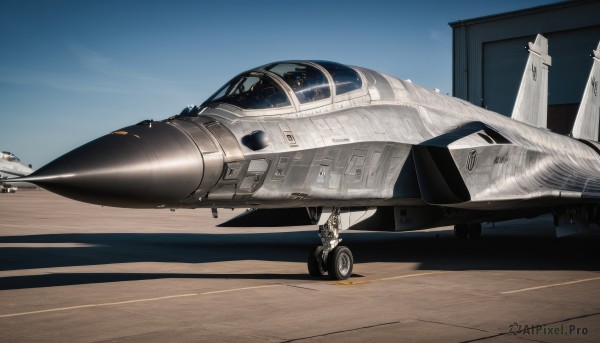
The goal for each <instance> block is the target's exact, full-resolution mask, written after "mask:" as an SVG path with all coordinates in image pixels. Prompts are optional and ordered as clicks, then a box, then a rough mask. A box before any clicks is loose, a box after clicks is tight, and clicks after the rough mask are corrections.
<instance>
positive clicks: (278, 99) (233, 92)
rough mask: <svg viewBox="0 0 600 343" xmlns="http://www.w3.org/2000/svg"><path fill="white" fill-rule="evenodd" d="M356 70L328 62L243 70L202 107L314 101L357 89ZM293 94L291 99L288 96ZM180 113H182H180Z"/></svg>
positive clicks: (258, 106) (247, 107)
mask: <svg viewBox="0 0 600 343" xmlns="http://www.w3.org/2000/svg"><path fill="white" fill-rule="evenodd" d="M362 85H363V81H362V79H361V77H360V75H359V74H358V72H357V71H356V70H354V69H352V68H350V67H348V66H345V65H343V64H339V63H335V62H328V61H290V62H276V63H271V64H267V65H264V66H262V67H258V68H256V69H253V70H250V71H247V72H244V73H242V74H240V75H238V76H236V77H234V78H233V79H232V80H231V81H229V82H227V83H226V84H225V85H224V86H223V87H221V88H219V90H218V91H217V92H216V93H215V94H213V95H212V96H211V97H210V98H208V100H206V101H205V102H204V103H203V104H202V106H207V105H209V104H216V103H225V104H230V105H233V106H236V107H239V108H241V109H244V110H256V109H270V108H279V107H287V106H290V107H291V106H292V103H293V102H294V101H297V103H298V104H300V105H302V104H307V103H314V102H318V101H321V100H325V101H326V100H327V99H329V100H330V101H331V98H332V97H333V96H334V94H335V95H341V94H346V93H350V92H352V91H355V90H359V89H361V87H362ZM292 97H295V99H292ZM182 114H183V113H182Z"/></svg>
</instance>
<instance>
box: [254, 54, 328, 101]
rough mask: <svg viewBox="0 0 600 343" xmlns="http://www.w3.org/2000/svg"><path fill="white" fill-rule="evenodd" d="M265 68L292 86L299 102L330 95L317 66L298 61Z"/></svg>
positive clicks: (325, 80)
mask: <svg viewBox="0 0 600 343" xmlns="http://www.w3.org/2000/svg"><path fill="white" fill-rule="evenodd" d="M265 69H266V70H268V71H270V72H272V73H275V74H277V75H279V76H280V77H281V78H282V79H283V80H284V81H285V82H286V83H287V84H288V85H289V86H290V88H292V90H293V91H294V93H295V94H296V97H297V98H298V101H300V103H301V104H304V103H307V102H312V101H318V100H322V99H327V98H329V97H330V96H331V91H330V89H329V81H328V80H327V78H326V77H325V75H324V74H323V73H322V72H321V71H319V70H318V69H317V68H314V67H311V66H309V65H305V64H298V63H277V64H272V65H270V66H267V67H266V68H265Z"/></svg>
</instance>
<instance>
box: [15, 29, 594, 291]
mask: <svg viewBox="0 0 600 343" xmlns="http://www.w3.org/2000/svg"><path fill="white" fill-rule="evenodd" d="M528 50H529V57H528V60H527V64H526V67H525V72H524V73H523V78H522V81H521V85H520V88H519V92H518V96H517V100H516V102H515V106H514V110H513V113H512V117H511V118H508V117H505V116H503V115H500V114H498V113H494V112H491V111H488V110H486V109H484V108H480V107H477V106H474V105H472V104H471V103H469V102H467V101H464V100H460V99H457V98H453V97H450V96H445V95H442V94H439V93H438V92H436V91H433V90H428V89H425V88H423V87H420V86H417V85H415V84H413V83H412V82H410V81H403V80H400V79H397V78H394V77H391V76H388V75H385V74H382V73H378V72H375V71H373V70H369V69H366V68H361V67H351V66H346V65H342V64H339V63H334V62H327V61H284V62H276V63H271V64H267V65H264V66H261V67H258V68H256V69H252V70H249V71H246V72H243V73H241V74H239V75H238V76H236V77H234V78H233V79H232V80H231V81H229V82H228V83H226V84H225V85H224V86H223V87H221V88H220V89H219V90H218V91H217V92H216V93H215V94H214V95H212V96H211V97H210V98H209V99H208V100H206V101H205V102H204V103H203V104H202V105H200V106H194V107H188V108H186V109H184V110H183V111H182V112H181V113H180V114H179V115H176V116H173V117H171V118H168V119H166V120H162V121H152V120H146V121H143V122H141V123H139V124H137V125H133V126H129V127H125V128H123V129H120V130H117V131H114V132H112V133H110V134H108V135H105V136H103V137H100V138H98V139H96V140H94V141H92V142H89V143H87V144H85V145H83V146H81V147H79V148H77V149H75V150H73V151H71V152H69V153H67V154H65V155H63V156H62V157H59V158H58V159H56V160H54V161H53V162H51V163H49V164H47V165H46V166H44V167H42V168H41V169H39V170H38V171H36V172H34V173H33V174H32V175H31V176H30V177H24V178H19V179H17V180H20V181H29V182H33V183H35V184H37V185H39V186H42V187H44V188H46V189H48V190H50V191H52V192H55V193H58V194H60V195H63V196H66V197H69V198H72V199H76V200H80V201H84V202H89V203H93V204H100V205H106V206H117V207H130V208H213V212H216V208H236V207H237V208H248V207H249V208H253V209H255V210H253V211H249V212H248V213H247V214H245V215H244V216H242V217H241V218H236V219H235V220H234V221H233V223H228V224H239V225H244V224H245V225H248V224H250V225H252V223H257V221H256V219H257V218H261V217H262V218H263V219H265V218H268V219H267V220H262V223H261V226H262V225H264V224H265V222H267V224H269V223H270V224H271V225H290V223H292V222H297V220H298V217H304V218H305V219H306V220H307V221H310V222H312V223H314V224H316V225H318V228H319V237H320V238H321V243H322V244H321V245H320V246H317V247H314V248H313V249H312V250H311V251H310V253H309V257H308V270H309V273H310V275H312V276H323V275H325V274H327V273H328V274H329V276H330V277H331V278H333V279H346V278H348V277H350V275H351V274H352V268H353V256H352V253H351V252H350V250H349V249H348V248H347V247H344V246H341V245H339V243H340V241H341V239H340V233H341V232H342V231H344V230H347V229H364V230H372V231H377V230H381V231H407V230H419V229H424V228H431V227H438V226H446V225H454V230H455V234H456V236H458V237H459V238H467V237H472V238H475V237H479V236H480V234H481V223H482V222H493V221H503V220H509V219H515V218H526V217H535V216H537V215H540V214H544V213H552V214H553V215H554V218H555V225H556V230H557V234H558V235H565V234H571V233H576V232H582V231H591V230H594V229H596V228H597V227H598V223H600V211H599V204H600V143H598V142H597V141H598V122H599V118H598V115H599V111H598V109H599V108H600V106H599V101H598V99H599V98H600V96H599V95H598V80H599V79H600V75H599V69H598V63H599V57H600V55H599V53H598V51H600V47H599V49H598V50H596V51H595V52H594V59H593V68H592V72H591V75H590V79H589V80H588V85H587V86H586V89H585V94H584V100H583V101H582V105H581V108H580V110H579V113H578V117H577V119H576V121H575V126H574V128H573V130H572V134H571V137H569V136H563V135H559V134H556V133H552V132H550V131H549V130H547V129H546V121H547V120H546V118H547V94H548V67H549V66H550V65H551V58H550V56H548V41H547V40H546V38H544V37H543V36H541V35H538V36H537V37H536V40H535V42H534V43H529V49H528ZM275 214H277V216H275ZM267 216H269V217H267ZM271 216H272V217H271ZM255 225H256V224H255Z"/></svg>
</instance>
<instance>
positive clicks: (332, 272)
mask: <svg viewBox="0 0 600 343" xmlns="http://www.w3.org/2000/svg"><path fill="white" fill-rule="evenodd" d="M353 266H354V258H353V257H352V252H350V249H348V248H347V247H345V246H337V247H335V249H333V250H332V251H331V252H330V253H329V255H328V256H327V271H328V272H329V277H330V278H332V279H333V280H346V279H348V278H349V277H350V276H351V275H352V268H353Z"/></svg>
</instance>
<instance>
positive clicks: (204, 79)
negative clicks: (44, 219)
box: [0, 0, 555, 169]
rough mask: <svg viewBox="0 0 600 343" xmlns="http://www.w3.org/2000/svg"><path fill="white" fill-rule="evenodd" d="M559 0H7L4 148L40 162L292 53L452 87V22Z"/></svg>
mask: <svg viewBox="0 0 600 343" xmlns="http://www.w3.org/2000/svg"><path fill="white" fill-rule="evenodd" d="M553 2H555V1H541V0H530V1H527V0H520V1H519V0H503V1H497V0H496V1H484V0H466V1H432V0H421V1H406V2H404V1H381V0H370V1H325V0H321V1H312V0H307V1H283V0H280V1H276V0H254V1H247V0H246V1H237V0H229V1H227V2H216V1H213V2H204V1H179V0H169V1H152V0H146V1H139V0H121V1H114V0H100V1H97V0H78V1H61V0H54V1H51V0H44V1H42V0H38V1H32V0H2V1H0V44H1V45H0V149H1V150H9V151H12V152H13V153H15V154H17V155H18V156H19V157H20V158H21V160H23V161H24V162H26V163H32V164H33V165H34V169H36V168H39V167H41V166H42V165H43V164H46V163H48V162H50V161H51V160H53V159H55V158H57V157H59V156H60V155H62V154H63V153H66V152H67V151H69V150H71V149H74V148H76V147H77V146H79V145H81V144H84V143H86V142H88V141H90V140H92V139H95V138H97V137H99V136H102V135H104V134H106V133H108V132H111V131H113V130H116V129H118V128H121V127H124V126H128V125H131V124H135V123H137V122H139V121H141V120H144V119H150V118H151V119H163V118H166V117H168V116H171V115H173V114H176V113H179V112H180V111H181V109H182V108H183V107H185V106H186V105H187V104H199V103H201V102H202V101H204V100H205V99H206V98H207V97H208V96H210V95H211V94H212V93H213V92H214V91H215V90H216V89H217V88H219V87H220V86H221V85H222V84H224V83H225V82H226V81H227V80H228V79H229V78H231V77H232V76H234V75H236V74H237V73H239V72H241V71H244V70H247V69H250V68H253V67H255V66H259V65H262V64H265V63H268V62H272V61H277V60H286V59H324V60H332V61H337V62H341V63H347V64H353V65H359V66H363V67H367V68H371V69H374V70H378V71H381V72H384V73H387V74H390V75H393V76H397V77H400V78H403V79H411V80H413V82H415V83H418V84H421V85H423V86H426V87H429V88H439V89H441V91H442V92H444V93H452V72H451V63H452V55H451V51H452V31H451V28H450V27H449V26H448V22H452V21H456V20H461V19H469V18H474V17H479V16H484V15H490V14H495V13H500V12H506V11H512V10H517V9H522V8H528V7H534V6H539V5H543V4H547V3H553Z"/></svg>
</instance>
